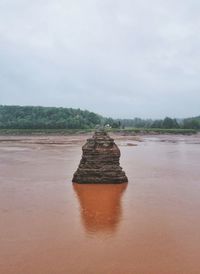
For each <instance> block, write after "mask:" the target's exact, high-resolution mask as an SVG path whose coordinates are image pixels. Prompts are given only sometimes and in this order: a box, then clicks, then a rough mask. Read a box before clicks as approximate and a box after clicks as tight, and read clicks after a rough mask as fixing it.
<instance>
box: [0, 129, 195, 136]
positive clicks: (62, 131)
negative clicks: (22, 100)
mask: <svg viewBox="0 0 200 274" xmlns="http://www.w3.org/2000/svg"><path fill="white" fill-rule="evenodd" d="M93 131H95V129H0V135H71V134H77V135H78V134H84V133H89V132H93ZM107 131H108V132H114V133H119V134H126V135H134V134H185V135H189V134H196V133H197V132H198V131H197V130H195V129H161V128H126V129H117V128H112V129H107Z"/></svg>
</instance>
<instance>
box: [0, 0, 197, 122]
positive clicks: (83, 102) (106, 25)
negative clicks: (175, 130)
mask: <svg viewBox="0 0 200 274" xmlns="http://www.w3.org/2000/svg"><path fill="white" fill-rule="evenodd" d="M199 8H200V3H199V2H198V1H194V0H193V1H190V2H189V1H187V2H186V1H185V2H182V1H179V0H174V1H172V0H169V1H167V2H166V1H164V0H163V1H162V0H160V1H158V0H152V1H147V0H140V1H139V0H135V1H131V0H130V1H129V0H124V1H121V0H118V1H114V0H106V1H102V0H101V1H97V0H93V1H91V0H85V1H80V0H75V1H66V0H65V1H64V0H58V1H53V0H40V1H39V0H35V1H32V0H29V1H27V0H26V1H25V0H13V1H12V0H9V1H5V0H2V1H1V3H0V60H1V62H0V103H1V104H33V105H51V106H53V105H55V106H66V107H80V108H83V109H86V108H87V109H89V110H92V111H96V112H99V113H101V114H103V115H107V116H113V117H130V118H131V117H134V116H140V117H152V118H156V117H158V118H159V117H164V116H166V115H168V116H176V117H185V116H191V115H199V106H198V102H199V101H200V93H199V89H200V82H199V72H200V54H199V49H200V34H199V28H200V18H199V14H198V10H199ZM183 105H184V106H185V107H183Z"/></svg>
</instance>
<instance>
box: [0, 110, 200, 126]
mask: <svg viewBox="0 0 200 274" xmlns="http://www.w3.org/2000/svg"><path fill="white" fill-rule="evenodd" d="M98 125H101V126H103V125H109V126H110V127H111V128H116V129H117V128H120V129H126V128H127V129H128V128H145V129H148V128H149V129H195V130H200V116H199V117H194V118H187V119H172V118H170V117H166V118H165V119H163V120H152V119H140V118H134V119H112V118H106V117H103V116H101V115H98V114H96V113H94V112H90V111H88V110H80V109H73V108H62V107H40V106H7V105H0V129H94V128H95V127H97V126H98Z"/></svg>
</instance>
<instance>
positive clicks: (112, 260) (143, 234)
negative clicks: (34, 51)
mask: <svg viewBox="0 0 200 274" xmlns="http://www.w3.org/2000/svg"><path fill="white" fill-rule="evenodd" d="M86 138H87V136H80V137H77V136H70V137H10V138H8V137H1V138H0V214H1V218H0V273H1V274H4V273H5V274H79V273H80V274H90V273H91V274H129V273H133V274H197V273H198V274H199V273H200V164H199V162H200V136H189V137H183V136H179V137H175V136H159V137H153V136H148V137H145V138H142V140H141V141H142V142H141V141H140V140H139V139H135V138H134V137H120V138H119V137H118V138H117V140H116V142H117V144H118V145H119V146H120V149H121V153H122V158H121V165H122V166H123V168H124V170H125V171H126V173H127V176H128V178H129V183H128V184H122V185H116V186H115V185H102V186H101V185H100V186H99V185H77V184H75V185H72V183H71V178H72V175H73V172H74V171H75V170H76V168H77V165H78V163H79V160H80V156H81V155H80V153H81V145H82V144H83V143H84V142H85V139H86ZM132 145H137V146H132Z"/></svg>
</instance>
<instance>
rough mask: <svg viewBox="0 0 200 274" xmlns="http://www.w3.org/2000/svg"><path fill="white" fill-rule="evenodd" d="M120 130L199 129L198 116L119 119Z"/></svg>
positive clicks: (199, 121)
mask: <svg viewBox="0 0 200 274" xmlns="http://www.w3.org/2000/svg"><path fill="white" fill-rule="evenodd" d="M118 122H119V123H120V125H121V127H122V128H152V129H155V128H158V129H196V130H199V129H200V116H199V117H193V118H187V119H172V118H170V117H166V118H165V119H163V120H162V119H160V120H152V119H141V118H134V119H119V120H118Z"/></svg>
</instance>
